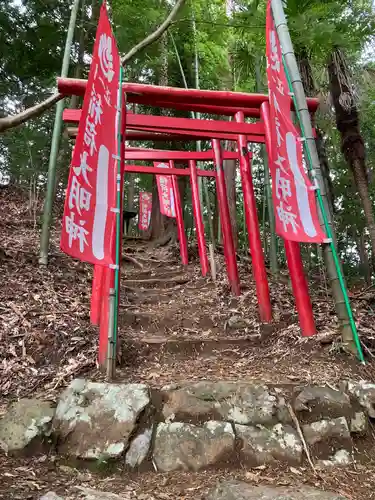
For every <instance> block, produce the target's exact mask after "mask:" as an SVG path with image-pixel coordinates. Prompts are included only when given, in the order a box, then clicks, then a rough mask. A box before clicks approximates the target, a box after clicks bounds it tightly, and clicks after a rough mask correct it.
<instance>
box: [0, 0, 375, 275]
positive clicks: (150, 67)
mask: <svg viewBox="0 0 375 500" xmlns="http://www.w3.org/2000/svg"><path fill="white" fill-rule="evenodd" d="M69 3H70V2H66V0H23V1H22V4H21V2H20V1H18V2H11V1H9V0H0V61H1V62H0V116H2V115H6V114H12V113H15V112H17V111H20V110H22V109H24V108H25V107H29V106H31V105H33V104H34V103H36V102H38V101H40V100H42V99H43V98H45V97H46V96H47V95H48V94H49V93H50V92H51V90H52V89H53V87H54V84H55V78H56V76H57V75H58V74H59V72H60V67H61V61H62V52H63V48H64V43H65V37H66V30H67V25H68V22H69V16H70V10H69V7H68V5H67V4H69ZM266 3H267V2H266V0H233V1H232V2H225V1H223V0H211V1H210V2H207V0H189V1H187V2H186V4H185V6H184V8H183V10H182V12H181V13H180V14H179V16H178V18H177V19H176V20H175V21H174V23H173V24H172V26H171V28H170V30H169V32H170V34H171V35H173V38H174V41H175V43H176V46H177V49H178V53H179V56H180V59H181V64H182V67H183V71H184V74H185V77H186V80H187V84H188V86H189V87H195V85H196V74H195V52H196V51H197V54H198V61H199V84H200V87H201V88H202V89H235V90H239V91H248V92H255V91H256V90H257V89H262V90H264V89H266V78H265V67H266V65H265V63H266V61H265V11H266ZM20 4H21V5H20ZM108 4H109V7H110V13H111V17H112V20H113V25H114V31H115V34H116V37H117V41H118V46H119V49H120V51H121V53H126V52H128V51H129V50H130V49H131V48H132V47H133V46H134V45H136V44H137V43H138V42H140V41H141V40H142V39H144V38H145V37H146V36H147V35H148V34H149V33H151V32H152V31H153V30H154V29H155V28H156V27H157V26H158V25H160V23H161V22H162V21H163V20H164V19H165V17H166V16H167V14H168V12H169V11H170V8H171V3H170V2H169V1H166V0H147V1H144V0H142V1H141V0H110V1H108ZM98 6H99V1H98V0H86V2H85V7H84V10H83V12H82V14H81V19H82V23H78V26H77V32H76V37H75V45H74V48H73V53H72V66H71V74H73V72H74V71H75V69H76V67H77V62H78V53H79V49H80V47H79V43H78V41H79V39H80V38H81V39H82V36H80V35H83V40H84V46H83V47H81V49H82V50H83V51H84V53H85V55H86V56H88V55H89V54H90V52H91V47H92V41H93V36H94V32H95V27H96V20H95V19H92V18H91V16H92V15H94V13H95V12H97V9H98ZM373 9H374V8H373V5H372V0H352V1H351V2H342V0H321V1H318V0H288V1H287V2H286V13H287V16H288V23H289V28H290V31H291V36H292V40H293V43H294V46H295V50H296V52H297V53H304V54H305V55H306V56H307V57H308V59H309V62H310V64H311V66H312V70H313V76H314V80H315V86H316V90H317V93H319V95H321V96H322V97H323V98H324V99H325V101H326V105H325V107H324V108H323V111H324V113H321V114H320V116H319V118H318V125H319V126H320V128H321V129H322V130H323V132H324V134H325V139H326V146H327V155H328V160H329V164H330V169H331V176H332V178H333V182H334V191H335V193H334V194H335V198H336V203H335V211H336V213H335V220H336V226H337V234H338V240H339V241H338V243H339V248H340V252H341V256H342V257H343V259H344V260H345V266H346V268H348V269H349V270H352V271H353V272H356V269H357V267H358V252H357V250H356V249H357V237H358V235H359V234H360V233H361V232H363V231H365V221H364V217H363V213H362V210H361V208H360V204H359V201H358V195H357V193H356V192H355V189H354V188H353V182H352V178H351V174H350V172H349V169H348V166H347V164H346V162H345V160H344V158H343V156H342V154H341V151H340V138H339V135H338V133H337V130H336V127H335V122H334V116H333V112H332V109H331V106H330V103H329V101H328V100H327V89H328V85H327V75H326V65H327V59H328V57H329V55H330V53H331V52H332V50H333V49H334V48H335V47H340V48H341V49H342V50H343V51H344V52H345V55H346V57H347V60H348V63H349V66H350V69H351V70H352V73H353V86H354V87H355V88H356V91H357V94H358V106H359V110H360V118H361V132H362V134H363V137H364V140H365V144H366V151H367V164H368V167H369V170H370V177H371V175H372V174H371V171H372V170H373V169H374V168H375V133H374V132H375V130H374V123H375V62H372V61H371V60H370V61H366V63H365V62H364V54H367V55H368V47H369V44H370V43H371V42H372V37H373V33H375V29H374V28H375V17H374V10H373ZM194 23H195V26H196V28H195V29H194ZM170 34H169V35H168V37H167V49H168V54H167V56H168V57H167V59H168V84H169V85H171V86H179V87H183V86H184V83H183V79H182V76H181V69H180V67H179V64H178V60H177V57H176V53H175V49H174V46H173V43H172V39H171V35H170ZM370 59H371V58H370ZM88 61H89V58H88V57H85V63H86V66H85V68H84V74H85V73H87V70H88V66H87V62H88ZM160 70H161V44H160V43H159V42H156V43H154V44H152V45H151V46H149V47H147V48H146V49H145V50H143V51H141V52H140V53H139V54H137V56H136V57H135V58H134V59H133V60H132V61H130V63H129V64H128V65H127V68H126V78H127V79H128V80H132V81H138V82H144V83H152V84H157V83H158V79H159V74H160ZM140 111H141V112H151V108H146V107H141V108H140ZM152 112H154V113H155V112H158V110H155V109H154V108H153V109H152ZM177 114H178V115H179V116H188V114H186V113H181V112H180V113H177ZM53 117H54V111H53V110H51V111H50V112H48V113H45V114H44V115H43V116H42V117H40V118H39V119H37V120H33V121H31V122H29V123H27V124H26V125H25V126H23V127H22V128H19V129H16V130H11V131H9V132H8V133H6V134H4V135H2V136H0V174H2V175H3V176H5V177H6V176H10V177H11V179H12V181H14V182H17V183H19V184H20V185H26V186H28V185H29V183H30V181H31V180H33V181H34V180H36V181H37V183H39V184H40V186H41V187H43V184H44V182H45V173H46V170H47V166H48V156H49V148H50V140H51V133H52V126H53ZM144 145H145V146H147V147H153V144H150V143H145V144H144ZM202 146H203V148H204V147H206V144H205V143H203V145H202ZM165 147H171V145H165ZM174 147H175V148H176V149H177V148H184V147H189V148H191V147H194V145H193V144H182V143H181V144H175V145H174ZM207 147H208V144H207ZM69 151H70V145H69V144H68V141H67V140H64V141H63V143H62V149H61V154H60V156H59V173H60V176H59V181H60V182H61V187H63V186H64V182H65V178H66V174H67V168H66V167H67V165H68V161H69V154H70V153H69ZM263 168H264V167H263V162H262V159H261V155H260V154H259V152H258V151H255V153H254V163H253V173H254V185H255V191H256V196H257V201H258V209H259V211H258V213H259V220H260V223H261V225H262V236H263V238H264V241H267V240H268V238H269V227H268V220H267V217H265V218H264V217H263V212H264V203H265V196H264V180H263ZM237 183H238V187H239V189H238V191H239V192H240V186H239V179H237ZM373 185H374V183H372V187H371V189H372V193H371V194H372V195H374V194H375V192H374V187H373ZM126 186H127V184H126ZM151 189H152V179H151V176H147V175H141V176H138V177H137V178H136V182H135V190H136V199H137V198H138V195H137V193H138V191H139V190H148V191H150V190H151ZM210 193H211V196H212V199H211V203H212V205H214V192H213V189H212V186H210ZM186 199H188V197H187V198H186ZM185 212H186V214H187V216H189V217H190V219H191V215H192V214H191V206H190V203H189V202H187V203H186V207H185ZM237 213H238V227H239V229H240V235H239V241H240V246H241V247H242V248H244V249H245V248H247V242H246V238H247V236H246V232H245V231H244V223H243V206H242V197H241V196H238V199H237ZM308 252H309V251H308V250H306V253H308ZM310 254H311V252H310ZM314 259H315V260H314ZM317 261H318V260H317V255H315V254H314V257H313V264H314V262H315V263H316V262H317Z"/></svg>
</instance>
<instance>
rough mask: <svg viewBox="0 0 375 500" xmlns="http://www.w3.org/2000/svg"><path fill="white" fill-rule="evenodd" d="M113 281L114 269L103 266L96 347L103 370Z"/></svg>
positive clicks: (106, 349) (105, 358) (106, 350)
mask: <svg viewBox="0 0 375 500" xmlns="http://www.w3.org/2000/svg"><path fill="white" fill-rule="evenodd" d="M114 283H115V272H114V270H113V269H109V267H104V271H103V285H102V301H101V311H100V330H99V349H98V363H99V366H100V367H101V368H102V369H103V370H104V369H105V366H106V360H107V355H108V323H109V292H110V289H111V288H114Z"/></svg>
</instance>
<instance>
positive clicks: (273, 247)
mask: <svg viewBox="0 0 375 500" xmlns="http://www.w3.org/2000/svg"><path fill="white" fill-rule="evenodd" d="M255 69H256V71H255V75H256V90H257V92H262V90H263V88H262V80H261V76H260V68H259V56H257V58H256V64H255ZM261 151H262V157H263V167H264V188H265V194H266V199H267V209H268V219H269V223H270V249H269V250H270V252H269V256H270V265H271V272H272V274H273V275H275V276H277V275H278V274H279V265H278V262H277V237H276V223H275V212H274V206H273V199H272V190H271V179H270V171H269V167H268V158H267V152H266V147H265V145H264V144H262V145H261ZM265 241H266V240H265ZM264 251H266V249H264Z"/></svg>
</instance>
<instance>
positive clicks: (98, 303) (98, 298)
mask: <svg viewBox="0 0 375 500" xmlns="http://www.w3.org/2000/svg"><path fill="white" fill-rule="evenodd" d="M103 273H104V266H99V265H94V276H93V279H92V292H91V307H90V322H91V324H92V325H95V326H98V325H99V323H100V310H101V307H102V286H103Z"/></svg>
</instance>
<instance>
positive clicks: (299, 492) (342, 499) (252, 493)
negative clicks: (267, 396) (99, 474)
mask: <svg viewBox="0 0 375 500" xmlns="http://www.w3.org/2000/svg"><path fill="white" fill-rule="evenodd" d="M133 487H134V485H133ZM187 489H189V488H187ZM190 489H191V488H190ZM193 489H194V490H198V489H199V488H193ZM133 492H134V491H132V490H131V489H127V490H125V491H124V490H123V491H122V493H121V494H117V493H112V492H111V491H103V490H98V489H96V488H95V489H94V488H88V487H87V486H75V488H74V491H73V494H74V493H76V495H75V496H74V497H72V496H71V495H70V494H69V496H68V497H66V496H65V495H64V496H61V495H57V494H56V493H55V492H53V491H50V492H48V493H46V494H45V495H43V496H42V497H41V498H40V500H76V499H77V500H78V499H79V500H131V499H132V498H133V499H136V498H142V500H157V499H159V498H163V499H165V498H172V497H169V495H167V496H163V497H159V496H157V497H155V496H153V495H151V494H150V495H148V494H145V493H142V492H138V494H139V496H137V497H135V496H133V494H132V493H133ZM179 498H180V497H179ZM183 498H186V497H185V495H184V497H183ZM193 498H194V497H193ZM200 498H201V497H200ZM205 498H206V500H350V499H349V497H346V496H343V495H340V494H337V493H334V492H329V491H323V490H319V489H317V488H312V487H310V486H306V485H303V484H300V485H298V486H294V487H271V486H262V485H260V486H254V485H252V484H249V483H246V482H241V481H234V480H227V481H221V482H220V483H219V484H218V485H217V486H216V487H215V488H213V489H211V491H209V492H208V496H207V497H205Z"/></svg>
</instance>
